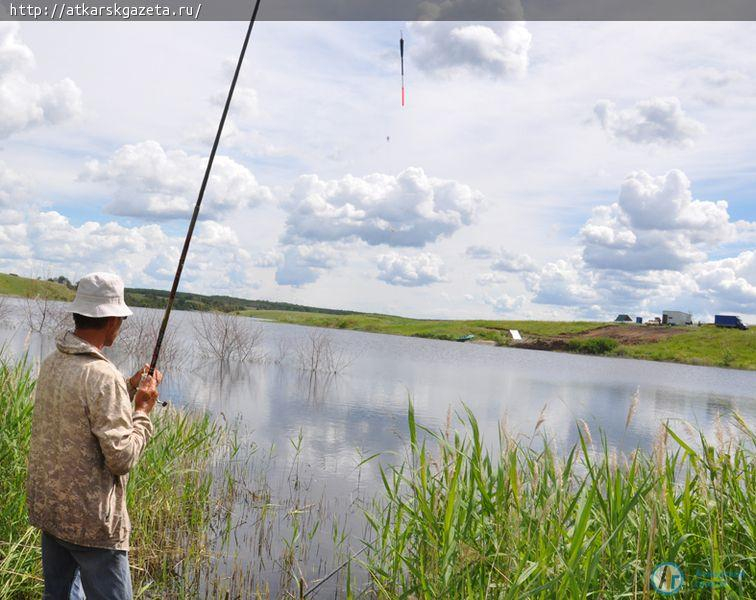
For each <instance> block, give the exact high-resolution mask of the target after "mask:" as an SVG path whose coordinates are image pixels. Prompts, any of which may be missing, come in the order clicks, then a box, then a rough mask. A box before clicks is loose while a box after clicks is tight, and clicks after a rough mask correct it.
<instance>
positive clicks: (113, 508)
mask: <svg viewBox="0 0 756 600" xmlns="http://www.w3.org/2000/svg"><path fill="white" fill-rule="evenodd" d="M69 312H72V313H73V319H74V324H75V329H74V331H72V332H71V331H69V332H67V333H65V334H64V335H63V336H62V337H61V338H60V339H59V340H58V342H57V351H56V352H54V353H53V354H51V355H50V356H49V357H47V359H45V361H44V362H43V363H42V366H41V367H40V371H39V377H38V380H37V388H36V396H35V401H34V416H33V421H32V435H31V447H30V450H29V473H28V479H27V505H28V508H29V520H30V521H31V523H32V525H34V526H36V527H39V528H40V529H41V530H42V573H43V575H44V580H45V592H44V596H43V598H44V599H50V600H69V597H71V598H77V597H81V596H80V595H78V594H79V593H80V592H77V590H78V589H79V587H81V588H83V591H84V593H85V594H86V598H87V600H100V599H103V600H104V599H108V600H127V599H131V598H132V588H131V575H130V573H129V562H128V549H129V532H130V530H131V524H130V522H129V515H128V512H127V510H126V482H127V479H128V473H129V471H130V470H131V469H133V468H134V465H136V463H137V460H138V459H139V457H140V456H141V454H142V452H143V451H144V448H145V446H146V445H147V442H148V441H149V439H150V436H151V435H152V423H151V421H150V417H149V414H150V411H152V408H153V407H154V406H155V401H156V400H157V398H158V391H157V386H158V385H159V384H160V381H161V379H162V375H161V374H160V373H159V372H158V371H155V372H154V375H153V376H150V375H149V374H148V371H147V368H145V369H144V370H143V371H139V372H137V373H136V374H135V375H134V376H133V377H131V378H130V379H128V380H127V379H125V378H124V376H123V375H122V374H121V373H120V372H119V371H118V369H116V367H115V365H113V363H111V362H110V360H108V359H107V358H106V357H105V355H103V353H102V350H103V348H104V347H106V346H111V345H112V344H113V342H114V341H115V339H116V337H117V336H118V333H119V331H120V329H121V324H122V323H123V321H124V320H125V319H126V317H128V316H129V315H131V314H132V312H131V310H130V309H129V308H128V306H126V303H125V302H124V298H123V282H122V281H121V279H120V277H118V276H117V275H113V274H111V273H91V274H89V275H86V276H85V277H83V278H82V279H81V280H80V281H79V285H78V287H77V290H76V298H75V299H74V301H73V303H72V304H71V305H70V307H69ZM132 401H133V407H132Z"/></svg>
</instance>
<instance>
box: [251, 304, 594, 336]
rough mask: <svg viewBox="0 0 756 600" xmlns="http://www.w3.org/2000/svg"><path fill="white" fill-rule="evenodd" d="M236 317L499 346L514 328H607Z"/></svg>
mask: <svg viewBox="0 0 756 600" xmlns="http://www.w3.org/2000/svg"><path fill="white" fill-rule="evenodd" d="M239 314H242V315H245V316H248V317H257V318H260V319H270V320H273V321H277V322H279V323H291V324H294V325H309V326H312V327H327V328H331V329H355V330H359V331H368V332H371V333H387V334H391V335H406V336H411V337H423V338H431V339H437V340H450V341H451V340H457V339H459V338H461V337H463V336H465V335H468V334H473V335H474V336H476V337H477V338H479V339H483V340H489V341H492V342H496V343H498V344H501V345H506V344H508V343H509V342H510V340H511V335H510V334H509V330H510V329H517V330H519V331H520V332H521V333H522V334H523V335H532V336H557V335H571V334H580V333H584V332H587V331H591V330H593V329H597V328H599V327H603V326H605V325H606V323H596V322H591V321H572V322H567V321H492V320H470V321H446V320H434V319H407V318H405V317H395V316H391V315H368V314H359V315H328V314H322V313H298V312H289V311H277V310H248V311H242V312H241V313H239Z"/></svg>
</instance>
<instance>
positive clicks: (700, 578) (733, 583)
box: [366, 412, 756, 600]
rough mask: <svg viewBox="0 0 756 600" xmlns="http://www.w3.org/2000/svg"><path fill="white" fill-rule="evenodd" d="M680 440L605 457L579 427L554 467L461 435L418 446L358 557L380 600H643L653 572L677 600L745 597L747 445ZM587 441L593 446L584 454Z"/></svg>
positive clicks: (753, 491)
mask: <svg viewBox="0 0 756 600" xmlns="http://www.w3.org/2000/svg"><path fill="white" fill-rule="evenodd" d="M739 424H740V426H741V429H742V431H741V434H742V436H743V437H741V438H739V439H737V440H736V439H735V438H731V439H726V438H725V436H724V435H721V436H720V439H718V441H717V443H716V444H715V445H712V444H710V443H709V442H708V441H707V440H706V439H704V438H703V437H701V438H700V439H699V440H698V442H697V443H696V445H695V448H694V447H693V446H692V445H689V444H687V443H686V442H685V441H683V439H681V438H679V437H678V436H677V434H676V433H674V432H673V431H672V430H671V429H663V430H661V432H660V435H659V438H658V440H657V443H656V446H655V448H654V451H653V452H650V453H646V452H635V453H633V454H632V455H631V456H629V457H625V456H620V457H617V456H616V455H615V454H614V453H613V452H611V451H610V450H608V449H607V446H606V444H605V443H602V442H601V441H600V440H595V441H594V440H592V439H591V434H590V432H589V431H588V430H587V426H584V429H582V430H581V432H580V443H579V445H577V446H576V447H575V448H573V449H572V451H571V452H570V453H569V454H568V455H567V457H566V458H561V457H559V456H557V455H555V453H554V450H553V449H552V448H550V447H549V445H548V444H546V446H545V448H544V449H543V450H534V449H532V448H531V447H529V446H528V445H527V444H525V443H523V442H522V441H515V440H514V439H512V438H509V437H507V436H506V435H502V438H501V452H500V453H498V454H496V455H491V454H489V453H488V452H487V451H486V450H485V448H484V446H483V444H482V441H481V439H480V435H479V432H478V427H477V423H476V422H475V419H474V418H473V417H472V416H471V415H468V423H467V431H468V435H467V436H465V437H462V436H459V435H450V434H448V433H447V434H436V435H435V436H434V437H435V444H436V445H435V447H434V448H433V449H432V450H431V449H429V448H427V447H426V445H425V444H424V443H421V441H420V440H419V435H418V431H419V427H418V426H417V425H416V424H415V422H414V417H413V415H412V412H410V419H409V426H410V439H411V456H410V458H409V460H408V462H407V463H406V464H405V465H403V466H402V467H398V468H394V469H391V470H389V471H387V472H385V473H383V475H384V485H385V499H384V500H383V501H382V502H381V503H379V505H378V507H377V509H376V511H375V512H374V514H373V516H372V517H371V519H370V522H371V525H372V529H373V534H374V539H375V540H376V541H375V542H374V543H373V545H372V547H371V554H370V556H369V557H368V559H367V560H366V565H367V568H368V569H369V571H370V573H371V574H372V578H373V585H374V587H375V589H376V591H377V595H378V597H381V598H391V599H394V598H423V599H429V600H430V599H434V598H499V599H504V598H507V599H508V598H542V599H552V598H649V597H652V596H655V595H656V594H655V593H654V591H653V589H651V586H650V583H649V582H650V578H651V575H652V573H653V572H654V569H655V566H656V565H658V564H659V563H664V562H674V563H677V564H678V565H679V566H680V567H681V569H682V572H683V574H684V576H685V584H684V588H683V593H682V594H681V597H686V598H691V597H694V598H754V597H756V461H755V460H754V458H756V457H755V456H754V443H755V442H756V436H754V434H753V432H751V431H750V430H748V428H747V427H746V425H745V423H743V422H742V420H740V421H739ZM594 444H595V446H594Z"/></svg>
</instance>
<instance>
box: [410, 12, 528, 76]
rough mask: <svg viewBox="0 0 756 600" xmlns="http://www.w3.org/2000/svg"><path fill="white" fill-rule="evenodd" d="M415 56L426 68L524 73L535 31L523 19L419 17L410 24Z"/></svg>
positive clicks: (450, 70)
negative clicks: (482, 20) (478, 20)
mask: <svg viewBox="0 0 756 600" xmlns="http://www.w3.org/2000/svg"><path fill="white" fill-rule="evenodd" d="M410 32H411V34H412V36H413V39H412V40H411V41H412V44H413V45H414V46H415V49H414V50H413V53H412V57H413V61H414V63H415V64H416V65H417V66H418V67H419V68H420V69H422V70H423V71H428V72H440V73H446V74H454V73H458V72H465V71H467V72H473V73H482V74H485V75H489V76H492V77H503V76H507V75H522V74H524V73H525V72H526V71H527V68H528V52H529V50H530V44H531V41H532V35H531V33H530V31H528V28H527V27H526V26H525V24H524V23H522V22H502V23H486V24H459V23H450V22H447V21H417V22H413V23H412V24H411V25H410Z"/></svg>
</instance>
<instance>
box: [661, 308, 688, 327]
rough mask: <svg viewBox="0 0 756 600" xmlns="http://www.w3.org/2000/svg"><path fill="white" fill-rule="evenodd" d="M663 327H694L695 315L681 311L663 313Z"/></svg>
mask: <svg viewBox="0 0 756 600" xmlns="http://www.w3.org/2000/svg"><path fill="white" fill-rule="evenodd" d="M662 325H693V315H691V314H690V313H686V312H682V311H679V310H665V311H663V312H662Z"/></svg>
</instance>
